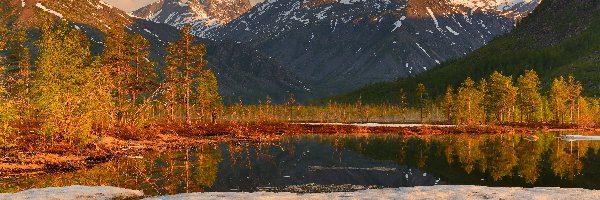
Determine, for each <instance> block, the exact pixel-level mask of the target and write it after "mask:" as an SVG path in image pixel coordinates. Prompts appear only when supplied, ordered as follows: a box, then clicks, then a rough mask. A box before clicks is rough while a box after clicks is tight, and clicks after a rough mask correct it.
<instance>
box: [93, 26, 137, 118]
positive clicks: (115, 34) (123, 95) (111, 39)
mask: <svg viewBox="0 0 600 200" xmlns="http://www.w3.org/2000/svg"><path fill="white" fill-rule="evenodd" d="M132 44H133V43H132V42H131V36H130V35H129V34H128V33H127V32H125V26H124V25H123V24H122V23H120V22H118V21H117V22H114V23H113V25H112V26H111V29H110V30H109V31H108V33H107V34H106V37H105V39H104V45H105V46H106V48H105V49H104V51H103V52H102V55H101V56H100V58H101V64H102V67H105V68H107V71H109V72H110V75H111V79H112V80H113V83H112V85H113V87H114V89H113V90H114V94H113V96H114V97H115V98H113V99H114V101H115V106H116V108H117V118H118V119H119V121H122V120H124V119H125V115H126V112H127V106H128V105H129V104H128V103H127V101H128V100H127V94H128V93H129V92H130V91H131V90H130V89H131V88H130V85H129V79H130V77H131V74H132V73H133V70H132V56H131V55H132V54H133V52H132V48H130V46H131V45H132Z"/></svg>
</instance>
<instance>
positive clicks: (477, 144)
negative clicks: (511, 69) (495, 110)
mask: <svg viewBox="0 0 600 200" xmlns="http://www.w3.org/2000/svg"><path fill="white" fill-rule="evenodd" d="M536 136H537V137H538V138H539V139H538V140H537V141H528V140H526V139H525V138H524V137H525V135H520V134H509V135H467V134H462V135H441V136H407V137H405V136H369V137H363V136H352V135H345V136H337V137H335V138H334V139H331V142H332V143H333V144H335V145H336V146H340V147H344V148H348V149H352V150H354V151H356V152H359V153H361V154H364V155H365V156H368V157H370V158H373V159H380V160H394V161H396V162H397V163H398V164H403V165H409V166H414V167H418V168H420V169H424V170H426V171H430V172H431V173H434V174H435V175H436V176H438V177H441V178H446V179H447V181H449V183H451V184H476V185H490V186H564V187H577V186H579V187H587V188H594V189H599V188H600V181H597V180H596V181H593V179H594V178H598V177H599V176H600V169H598V168H599V167H598V164H600V163H599V159H600V157H599V155H598V150H599V149H600V142H598V141H575V142H568V141H561V140H559V139H557V138H556V137H557V136H558V134H557V133H537V134H536ZM440 161H443V162H440ZM585 162H587V163H590V164H588V165H586V166H584V163H585ZM457 167H458V168H460V169H461V170H455V169H456V168H457ZM548 169H549V170H548ZM544 170H545V171H544ZM586 170H587V172H586V174H590V175H593V176H581V175H582V174H583V173H584V172H585V171H586ZM541 176H544V180H543V181H540V180H539V179H540V177H541ZM480 178H481V180H484V182H481V181H480ZM488 179H489V180H488ZM590 180H592V181H590ZM581 184H586V185H581Z"/></svg>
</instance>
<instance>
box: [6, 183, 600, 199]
mask: <svg viewBox="0 0 600 200" xmlns="http://www.w3.org/2000/svg"><path fill="white" fill-rule="evenodd" d="M143 197H144V196H143V194H142V192H141V191H138V190H129V189H122V188H116V187H106V186H97V187H87V186H69V187H62V188H43V189H30V190H25V191H22V192H18V193H13V194H0V199H2V200H4V199H56V200H70V199H124V198H133V199H137V198H143ZM145 199H147V200H186V199H246V200H250V199H327V200H331V199H461V200H462V199H600V191H597V190H586V189H576V188H518V187H514V188H507V187H484V186H428V187H410V188H409V187H407V188H388V189H370V190H361V191H356V192H334V193H311V194H295V193H288V192H280V193H272V192H254V193H246V192H207V193H187V194H177V195H168V196H156V197H146V198H145Z"/></svg>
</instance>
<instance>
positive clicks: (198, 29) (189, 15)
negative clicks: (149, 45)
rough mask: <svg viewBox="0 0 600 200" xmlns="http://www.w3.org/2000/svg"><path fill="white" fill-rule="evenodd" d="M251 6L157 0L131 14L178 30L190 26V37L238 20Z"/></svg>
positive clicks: (234, 1)
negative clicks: (191, 31)
mask: <svg viewBox="0 0 600 200" xmlns="http://www.w3.org/2000/svg"><path fill="white" fill-rule="evenodd" d="M251 7H252V5H251V4H250V1H249V0H160V1H157V2H155V3H152V4H150V5H147V6H145V7H142V8H140V9H138V10H136V11H134V12H133V13H132V14H133V15H135V16H138V17H140V18H144V19H147V20H150V21H153V22H156V23H164V24H168V25H171V26H175V27H178V28H181V27H183V26H184V25H190V26H192V29H193V30H194V34H196V35H203V33H204V32H206V31H208V30H211V29H213V28H215V27H218V26H220V25H222V24H225V23H227V22H230V21H231V20H233V19H235V18H237V17H239V16H240V15H242V14H243V13H245V12H247V11H248V10H250V8H251Z"/></svg>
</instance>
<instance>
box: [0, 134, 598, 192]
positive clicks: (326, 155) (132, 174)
mask: <svg viewBox="0 0 600 200" xmlns="http://www.w3.org/2000/svg"><path fill="white" fill-rule="evenodd" d="M563 134H564V133H563ZM571 134H573V133H571ZM558 136H559V134H558V133H539V134H537V135H536V137H531V136H527V137H526V136H523V135H519V134H511V135H478V136H472V135H445V136H400V135H393V134H388V135H368V136H367V135H330V136H319V135H308V136H288V137H284V138H282V139H281V140H279V141H276V142H273V143H269V144H255V143H243V142H232V143H221V144H218V145H205V146H202V147H194V148H182V149H180V150H175V151H170V152H148V153H146V154H143V155H131V156H130V157H127V158H119V159H115V160H112V161H110V162H107V163H103V164H100V165H96V166H93V167H91V168H88V169H83V170H79V171H76V172H69V173H59V174H43V175H34V176H30V177H19V178H3V179H1V180H0V192H15V191H20V190H24V189H29V188H40V187H51V186H67V185H90V186H93V185H106V186H116V187H122V188H129V189H139V190H143V191H144V193H145V194H146V195H158V194H176V193H186V192H201V191H225V192H235V191H260V190H274V189H278V188H279V189H281V188H289V187H290V186H298V185H308V184H310V185H313V186H314V185H323V187H324V188H327V187H335V186H339V185H346V186H348V185H352V187H354V188H359V189H360V188H361V187H358V186H370V187H410V186H431V185H485V186H520V187H542V186H543V187H576V188H587V189H600V156H599V154H598V153H599V152H598V150H599V149H600V141H572V142H571V141H562V140H561V139H560V138H557V137H558ZM355 186H356V187H355ZM325 191H326V190H325Z"/></svg>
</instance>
